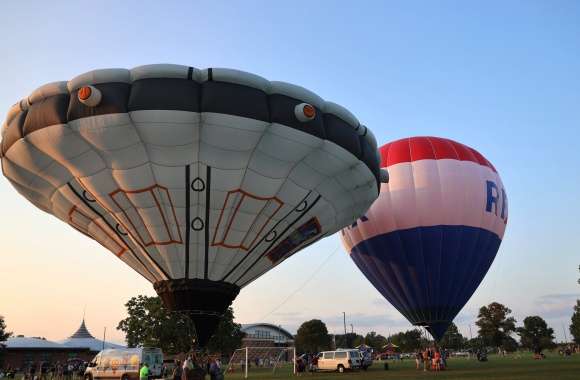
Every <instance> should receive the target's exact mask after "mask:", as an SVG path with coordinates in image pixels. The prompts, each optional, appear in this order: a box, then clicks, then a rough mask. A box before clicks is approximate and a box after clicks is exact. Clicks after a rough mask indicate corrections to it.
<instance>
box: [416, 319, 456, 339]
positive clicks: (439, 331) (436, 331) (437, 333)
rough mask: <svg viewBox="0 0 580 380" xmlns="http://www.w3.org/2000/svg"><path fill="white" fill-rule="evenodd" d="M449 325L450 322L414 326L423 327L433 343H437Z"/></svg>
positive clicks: (425, 323)
mask: <svg viewBox="0 0 580 380" xmlns="http://www.w3.org/2000/svg"><path fill="white" fill-rule="evenodd" d="M450 325H451V322H433V323H429V322H424V323H417V324H415V326H421V327H424V328H425V330H427V331H428V332H429V334H431V336H432V337H433V339H434V340H435V342H439V341H440V340H441V338H443V335H445V332H447V329H448V328H449V326H450Z"/></svg>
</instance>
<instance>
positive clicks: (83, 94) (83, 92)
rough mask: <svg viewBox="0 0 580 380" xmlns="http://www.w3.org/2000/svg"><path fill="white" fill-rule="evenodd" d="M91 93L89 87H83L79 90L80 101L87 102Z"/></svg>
mask: <svg viewBox="0 0 580 380" xmlns="http://www.w3.org/2000/svg"><path fill="white" fill-rule="evenodd" d="M92 92H93V91H92V90H91V88H90V87H89V86H84V87H81V88H80V89H79V99H80V100H87V99H88V98H89V97H90V96H91V93H92Z"/></svg>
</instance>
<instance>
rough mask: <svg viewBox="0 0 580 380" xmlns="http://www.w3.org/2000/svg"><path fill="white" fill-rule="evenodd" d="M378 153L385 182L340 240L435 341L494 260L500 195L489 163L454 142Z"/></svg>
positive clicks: (392, 146) (411, 143)
mask: <svg viewBox="0 0 580 380" xmlns="http://www.w3.org/2000/svg"><path fill="white" fill-rule="evenodd" d="M380 153H381V167H382V168H388V172H389V178H390V181H389V183H384V184H382V185H381V191H380V195H379V198H378V199H377V200H376V201H375V202H374V203H373V205H372V206H371V207H370V209H369V210H368V211H367V213H366V214H365V215H364V216H363V217H361V218H360V219H358V220H357V221H356V222H354V223H353V224H352V225H351V226H349V227H347V228H345V229H343V230H342V233H341V239H342V241H343V244H344V246H345V248H346V249H347V251H348V252H349V253H350V257H351V258H352V260H353V261H354V262H355V263H356V265H357V266H358V267H359V269H360V270H361V271H362V272H363V274H364V275H365V276H366V277H367V278H368V279H369V281H370V282H371V283H372V284H373V285H374V286H375V288H376V289H377V290H378V291H379V292H380V293H381V294H382V295H383V296H384V297H385V298H386V299H387V300H388V301H389V302H390V303H391V304H392V305H393V306H394V307H395V308H396V309H397V310H398V311H399V312H400V313H401V314H403V315H404V316H405V317H406V318H407V319H408V320H409V321H410V322H411V323H412V324H414V325H417V326H424V327H425V328H426V329H427V330H428V331H429V332H430V333H431V335H432V336H433V337H434V338H435V340H439V339H440V338H441V337H442V336H443V334H444V333H445V331H446V330H447V328H448V327H449V324H450V323H451V321H452V320H453V319H454V318H455V316H456V315H457V314H458V313H459V311H460V310H461V309H462V308H463V306H464V305H465V304H466V303H467V301H468V300H469V298H470V297H471V295H472V294H473V293H474V292H475V290H476V289H477V287H478V286H479V284H480V282H481V281H482V280H483V277H484V276H485V274H486V273H487V271H488V269H489V267H490V266H491V263H492V262H493V259H494V258H495V256H496V253H497V251H498V249H499V246H500V243H501V240H502V238H503V235H504V231H505V228H506V223H507V219H508V209H507V196H506V192H505V188H504V186H503V184H502V181H501V179H500V177H499V174H498V173H497V170H496V169H495V168H494V167H493V165H492V164H491V163H490V162H489V161H488V160H487V159H485V158H484V157H483V156H482V155H481V154H480V153H478V152H477V151H476V150H475V149H472V148H470V147H467V146H465V145H463V144H460V143H458V142H455V141H452V140H448V139H443V138H437V137H413V138H406V139H401V140H398V141H394V142H391V143H389V144H387V145H385V146H383V147H381V148H380Z"/></svg>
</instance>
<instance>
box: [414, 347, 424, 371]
mask: <svg viewBox="0 0 580 380" xmlns="http://www.w3.org/2000/svg"><path fill="white" fill-rule="evenodd" d="M422 363H423V354H422V353H421V350H418V351H417V352H416V353H415V365H416V367H417V369H418V370H419V369H421V364H422Z"/></svg>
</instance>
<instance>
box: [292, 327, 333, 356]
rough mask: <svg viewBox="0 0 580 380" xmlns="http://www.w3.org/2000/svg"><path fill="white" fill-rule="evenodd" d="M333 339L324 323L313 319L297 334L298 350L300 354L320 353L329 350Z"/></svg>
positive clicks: (300, 328)
mask: <svg viewBox="0 0 580 380" xmlns="http://www.w3.org/2000/svg"><path fill="white" fill-rule="evenodd" d="M331 342H332V340H331V338H330V335H329V334H328V329H327V328H326V325H325V324H324V322H322V321H321V320H320V319H312V320H310V321H306V322H304V323H303V324H302V325H300V327H299V328H298V331H297V333H296V339H295V344H296V349H297V350H298V351H299V352H320V351H324V350H329V349H330V345H331Z"/></svg>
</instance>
